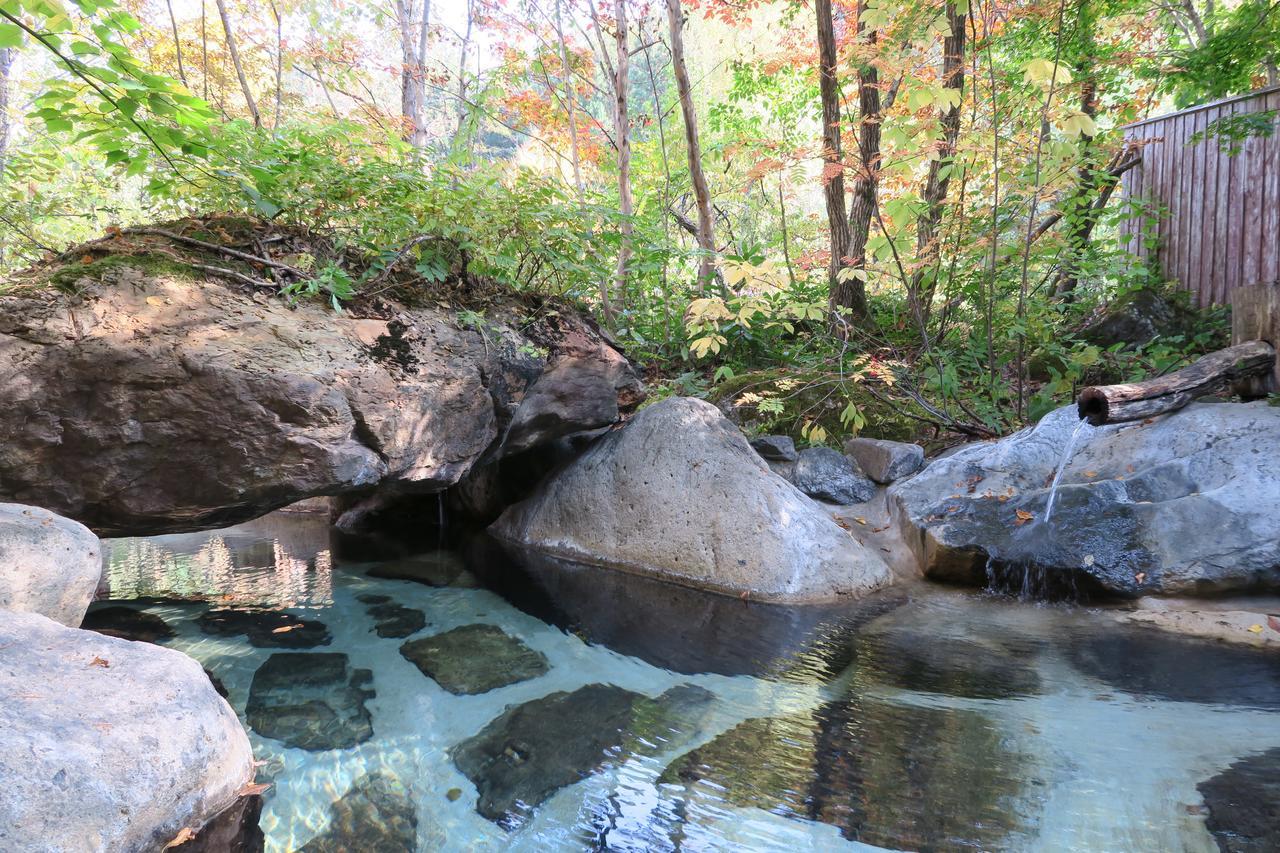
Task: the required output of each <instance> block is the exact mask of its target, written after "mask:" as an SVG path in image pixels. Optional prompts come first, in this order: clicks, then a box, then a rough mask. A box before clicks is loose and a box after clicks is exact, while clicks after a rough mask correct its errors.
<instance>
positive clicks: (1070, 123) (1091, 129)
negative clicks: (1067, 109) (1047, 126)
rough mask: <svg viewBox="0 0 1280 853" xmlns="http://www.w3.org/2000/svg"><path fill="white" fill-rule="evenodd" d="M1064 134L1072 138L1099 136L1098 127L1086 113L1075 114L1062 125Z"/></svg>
mask: <svg viewBox="0 0 1280 853" xmlns="http://www.w3.org/2000/svg"><path fill="white" fill-rule="evenodd" d="M1062 132H1063V133H1065V134H1066V135H1067V136H1070V137H1072V138H1076V137H1079V136H1081V135H1082V134H1083V135H1084V136H1097V135H1098V125H1097V124H1096V123H1095V122H1094V120H1093V119H1092V118H1091V117H1089V116H1087V115H1085V114H1084V113H1073V114H1072V115H1070V116H1068V117H1067V119H1066V121H1064V122H1063V123H1062Z"/></svg>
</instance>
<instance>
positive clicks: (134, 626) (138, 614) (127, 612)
mask: <svg viewBox="0 0 1280 853" xmlns="http://www.w3.org/2000/svg"><path fill="white" fill-rule="evenodd" d="M80 627H81V628H84V629H85V630H87V631H97V632H98V633H99V634H106V635H107V636H108V637H119V638H120V639H122V640H136V641H138V642H141V643H159V642H162V641H164V640H168V639H170V638H172V637H173V636H174V630H173V629H172V628H170V627H169V623H168V622H166V621H164V619H162V618H160V617H159V616H157V615H155V614H154V613H148V612H147V611H145V610H138V609H137V608H136V607H124V606H121V605H111V606H108V607H94V608H92V609H90V611H89V612H88V613H87V614H85V617H84V622H83V623H82V624H81V625H80Z"/></svg>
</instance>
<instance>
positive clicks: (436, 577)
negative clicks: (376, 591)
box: [365, 551, 471, 587]
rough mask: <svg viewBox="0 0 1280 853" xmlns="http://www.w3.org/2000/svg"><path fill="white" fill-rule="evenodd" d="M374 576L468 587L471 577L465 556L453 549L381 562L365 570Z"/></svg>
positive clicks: (429, 584) (370, 575) (431, 584)
mask: <svg viewBox="0 0 1280 853" xmlns="http://www.w3.org/2000/svg"><path fill="white" fill-rule="evenodd" d="M365 574H367V575H368V576H369V577H371V578H382V579H384V580H393V581H413V582H414V583H420V584H425V585H427V586H437V587H439V586H469V585H470V580H471V576H470V573H469V572H468V571H467V570H466V566H464V565H463V563H462V558H461V557H459V556H458V555H457V554H455V553H453V552H452V551H434V552H432V553H429V554H419V555H417V556H416V557H406V558H405V559H403V560H393V561H392V562H389V563H379V564H378V565H376V566H374V567H373V568H371V569H369V571H367V572H365Z"/></svg>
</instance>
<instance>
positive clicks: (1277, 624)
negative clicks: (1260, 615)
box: [1267, 616, 1280, 631]
mask: <svg viewBox="0 0 1280 853" xmlns="http://www.w3.org/2000/svg"><path fill="white" fill-rule="evenodd" d="M1267 624H1268V625H1270V626H1271V630H1272V631H1280V619H1277V618H1276V617H1275V616H1268V617H1267Z"/></svg>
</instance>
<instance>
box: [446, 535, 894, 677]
mask: <svg viewBox="0 0 1280 853" xmlns="http://www.w3.org/2000/svg"><path fill="white" fill-rule="evenodd" d="M467 562H468V563H469V564H470V565H471V566H473V567H474V571H475V572H476V574H477V575H478V576H479V578H480V580H481V582H482V583H484V584H485V586H486V587H487V588H489V589H491V590H492V591H494V592H496V593H498V594H499V595H502V596H503V597H504V598H505V599H506V600H507V601H508V602H509V603H511V604H512V605H514V606H516V607H518V608H519V609H521V610H523V611H524V612H526V613H528V614H530V615H531V616H535V617H537V618H538V619H541V620H542V621H544V622H547V623H549V624H552V625H555V626H556V627H558V628H560V629H561V630H564V631H568V632H570V633H573V634H577V635H579V636H581V637H582V638H583V639H585V640H587V641H588V642H591V643H595V644H599V645H602V646H607V647H608V648H610V649H612V650H614V651H616V652H619V653H620V654H624V655H628V656H630V657H637V658H640V659H641V660H643V661H646V662H647V663H651V664H653V665H654V666H658V667H662V668H663V669H668V670H671V671H673V672H679V673H683V674H694V673H703V672H706V673H716V674H720V675H759V676H772V677H790V678H799V679H800V680H805V681H811V680H825V679H826V678H830V677H832V676H834V675H835V674H836V673H838V672H840V671H841V670H843V669H844V668H845V667H847V666H848V664H849V662H850V658H849V657H848V655H847V651H848V646H847V644H845V643H842V642H840V641H839V639H838V638H839V637H841V636H845V635H847V634H849V633H850V632H854V631H856V630H857V629H858V627H859V626H861V625H863V624H865V623H866V622H868V621H870V620H871V619H874V618H876V617H877V616H880V615H882V614H884V613H886V612H888V611H890V610H892V609H894V608H896V607H898V606H900V605H901V604H902V603H903V602H904V601H905V600H906V596H905V594H903V593H901V592H898V591H889V592H886V593H882V594H880V595H877V596H873V597H871V598H870V599H867V600H864V601H861V602H852V603H850V604H843V605H834V606H805V607H788V606H784V605H777V604H763V603H757V602H749V601H744V600H742V599H740V598H731V597H729V596H724V595H717V594H715V593H709V592H702V591H699V590H695V589H689V588H687V587H682V586H676V585H674V584H670V583H665V582H663V581H659V580H655V579H653V578H647V577H643V576H640V575H635V574H630V573H626V572H620V571H613V570H608V569H601V568H600V567H598V566H590V565H584V564H581V563H575V562H571V561H568V560H562V559H558V558H555V557H549V556H547V555H545V554H541V553H538V552H535V551H529V550H525V549H519V548H513V547H509V546H504V545H503V544H501V543H498V542H496V541H495V540H492V539H489V538H487V537H484V538H478V539H476V540H474V541H472V542H471V543H470V546H469V548H468V552H467ZM797 667H799V668H800V669H801V670H803V672H802V673H797V672H796V671H795V670H796V668H797Z"/></svg>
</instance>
